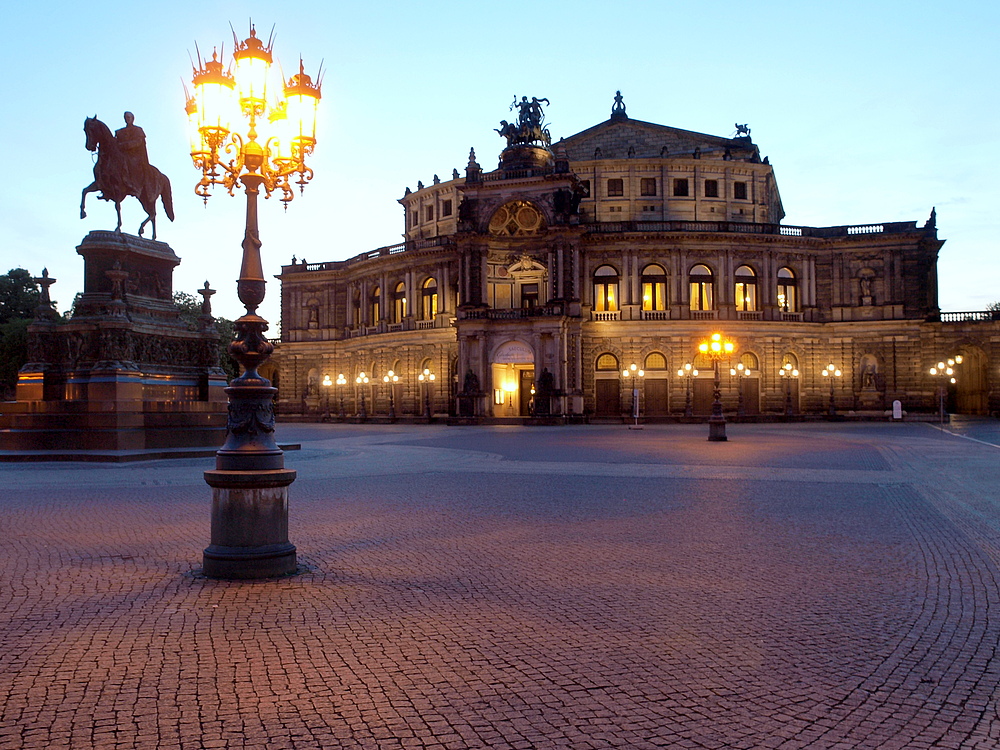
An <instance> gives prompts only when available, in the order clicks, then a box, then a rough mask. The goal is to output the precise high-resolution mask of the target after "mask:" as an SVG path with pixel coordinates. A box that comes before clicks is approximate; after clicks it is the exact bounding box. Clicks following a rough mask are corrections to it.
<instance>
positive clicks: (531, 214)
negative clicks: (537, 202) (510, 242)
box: [490, 201, 542, 237]
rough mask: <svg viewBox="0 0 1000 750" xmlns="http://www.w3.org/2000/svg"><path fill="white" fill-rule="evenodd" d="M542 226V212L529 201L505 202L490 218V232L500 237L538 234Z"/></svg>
mask: <svg viewBox="0 0 1000 750" xmlns="http://www.w3.org/2000/svg"><path fill="white" fill-rule="evenodd" d="M541 227H542V214H541V212H540V211H539V210H538V209H537V208H535V207H534V206H533V205H531V204H530V203H528V202H527V201H511V202H510V203H505V204H504V205H503V206H501V207H500V208H498V209H497V211H496V213H495V214H493V218H492V219H490V234H492V235H496V236H499V237H522V236H524V235H530V234H536V233H537V232H538V230H539V229H541Z"/></svg>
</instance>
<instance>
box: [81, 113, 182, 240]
mask: <svg viewBox="0 0 1000 750" xmlns="http://www.w3.org/2000/svg"><path fill="white" fill-rule="evenodd" d="M83 132H84V133H86V135H87V150H88V151H96V152H97V163H96V164H94V181H93V182H92V183H90V184H89V185H88V186H87V187H85V188H84V189H83V195H82V196H81V197H80V218H81V219H85V218H86V217H87V212H86V210H85V209H84V204H85V203H86V201H87V193H96V192H97V191H98V190H100V191H101V194H100V195H99V196H97V197H98V198H100V199H101V200H105V201H111V202H112V203H114V204H115V212H116V213H117V214H118V226H117V227H115V231H116V232H120V231H121V230H122V205H121V204H122V201H123V200H125V198H126V197H127V196H129V195H131V196H134V197H135V198H137V199H138V200H139V203H141V204H142V208H143V210H144V211H145V212H146V219H145V221H143V222H142V224H140V225H139V236H140V237H141V236H142V230H143V229H145V228H146V224H149V223H150V222H152V224H153V239H154V240H155V239H156V199H157V198H159V199H160V200H161V201H162V202H163V211H164V213H166V215H167V218H168V219H170V220H171V221H173V220H174V204H173V199H172V197H171V194H170V180H168V179H167V177H166V175H164V174H163V173H162V172H161V171H160V170H158V169H157V168H156V167H154V166H152V165H150V164H145V165H143V174H142V175H141V176H137V177H138V179H131V180H130V179H128V178H127V177H126V175H127V169H128V167H127V164H126V160H125V155H124V153H123V152H122V149H121V147H120V146H119V144H118V141H117V140H116V138H115V134H114V133H112V132H111V129H110V128H109V127H108V126H107V125H105V124H104V123H103V122H101V121H100V120H98V119H97V117H88V118H87V119H86V120H85V121H84V123H83ZM130 183H131V184H130Z"/></svg>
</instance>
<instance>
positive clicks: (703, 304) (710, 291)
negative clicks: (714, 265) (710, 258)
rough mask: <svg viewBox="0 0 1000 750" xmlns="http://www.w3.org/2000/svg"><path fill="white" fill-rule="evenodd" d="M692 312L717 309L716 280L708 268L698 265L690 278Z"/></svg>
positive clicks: (692, 270)
mask: <svg viewBox="0 0 1000 750" xmlns="http://www.w3.org/2000/svg"><path fill="white" fill-rule="evenodd" d="M688 282H689V284H688V287H689V292H690V296H691V299H690V305H691V309H692V310H714V309H715V279H714V277H713V276H712V270H711V269H710V268H709V267H708V266H703V265H697V266H695V267H694V268H692V269H691V274H690V275H689V276H688Z"/></svg>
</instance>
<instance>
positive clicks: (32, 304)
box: [0, 268, 41, 323]
mask: <svg viewBox="0 0 1000 750" xmlns="http://www.w3.org/2000/svg"><path fill="white" fill-rule="evenodd" d="M40 298H41V290H40V289H39V288H38V284H36V283H35V280H34V279H33V278H32V276H31V274H30V273H29V272H28V271H26V270H25V269H23V268H12V269H10V270H9V271H8V272H7V273H6V275H4V276H0V323H7V322H8V321H11V320H16V319H18V318H29V319H30V318H33V317H35V308H36V307H38V300H39V299H40Z"/></svg>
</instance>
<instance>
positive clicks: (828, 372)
mask: <svg viewBox="0 0 1000 750" xmlns="http://www.w3.org/2000/svg"><path fill="white" fill-rule="evenodd" d="M843 374H844V373H842V372H841V371H840V370H839V369H838V368H837V367H836V366H835V365H834V364H833V362H831V363H830V364H828V365H827V366H826V367H825V368H823V377H824V378H829V379H830V410H829V415H830V416H831V417H835V416H837V402H836V399H835V398H834V394H833V384H834V383H835V382H836V381H837V378H839V377H841V376H842V375H843Z"/></svg>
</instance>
